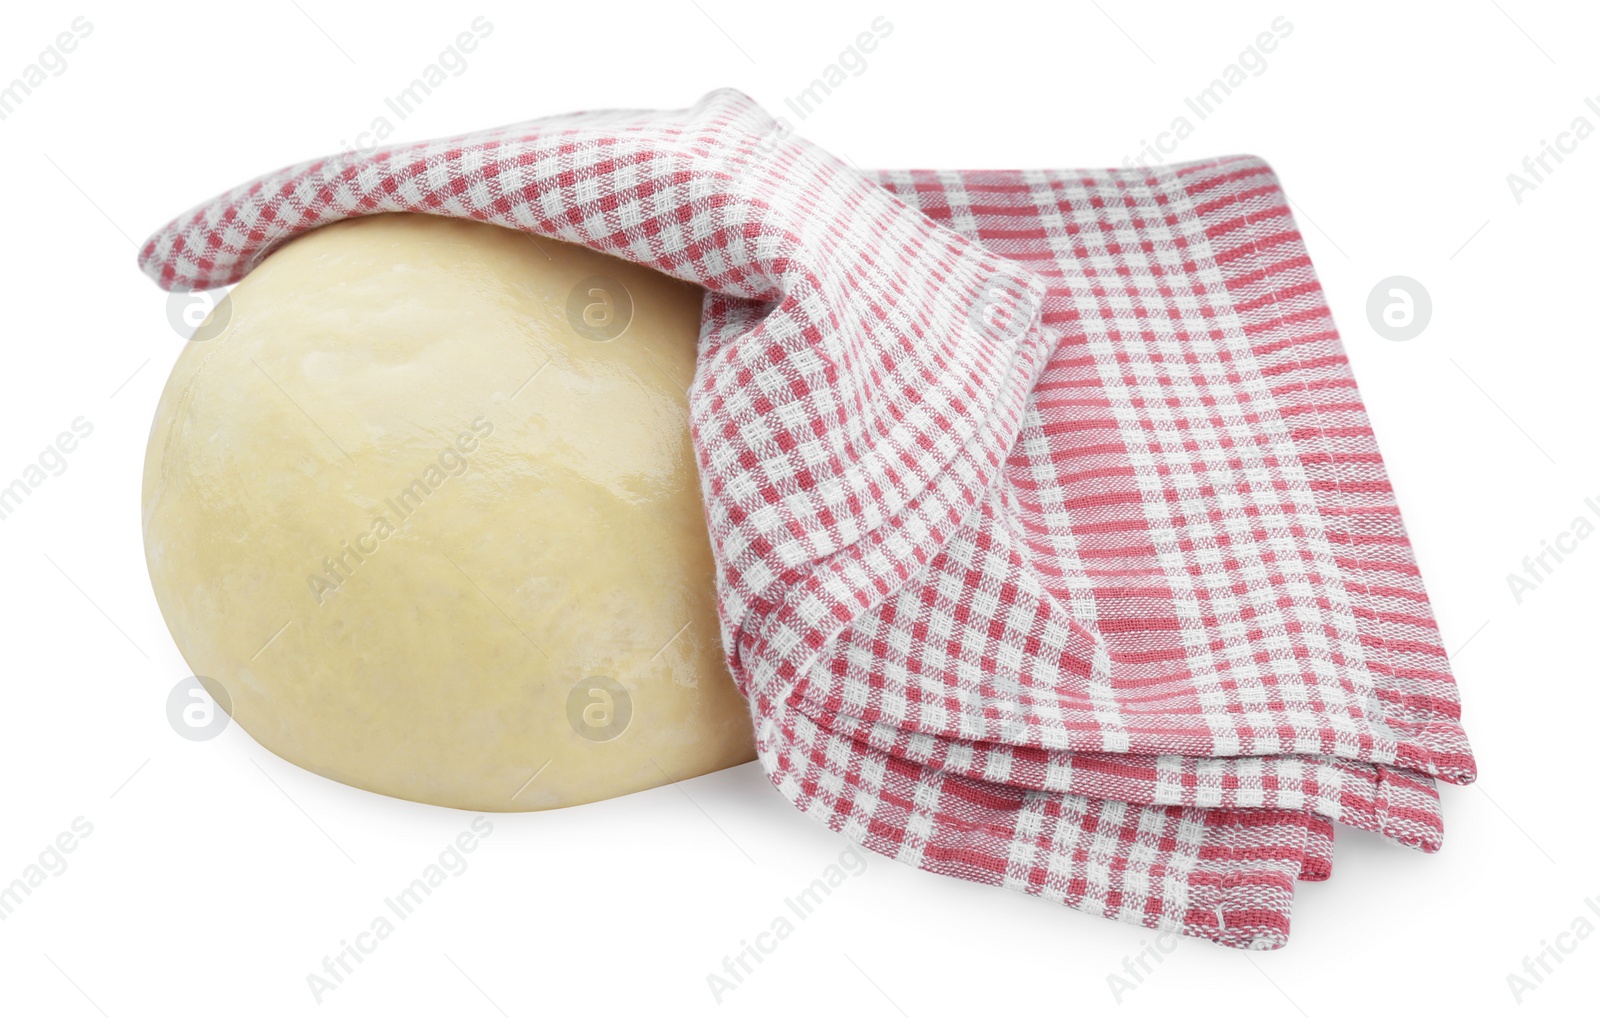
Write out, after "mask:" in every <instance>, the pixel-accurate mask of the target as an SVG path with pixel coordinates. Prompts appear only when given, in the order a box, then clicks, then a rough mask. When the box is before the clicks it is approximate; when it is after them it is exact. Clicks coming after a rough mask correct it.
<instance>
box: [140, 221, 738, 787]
mask: <svg viewBox="0 0 1600 1018" xmlns="http://www.w3.org/2000/svg"><path fill="white" fill-rule="evenodd" d="M580 283H583V284H584V286H583V287H582V288H579V284H580ZM618 287H620V288H621V291H620V292H619V291H618V290H617V289H616V288H618ZM575 289H578V297H577V298H576V303H575V304H573V305H572V306H573V307H575V308H577V309H578V316H577V317H578V319H581V320H584V321H587V323H588V324H587V325H586V326H584V328H586V329H588V330H589V332H588V334H585V333H584V332H581V331H580V329H579V328H578V327H575V326H574V325H573V324H572V322H573V320H574V319H573V318H572V316H571V315H570V314H569V298H572V295H573V293H574V290H575ZM630 298H631V304H632V315H631V319H627V318H626V304H627V303H628V299H630ZM700 299H701V291H700V290H699V288H697V287H694V286H692V285H689V284H686V283H683V282H680V281H677V280H674V279H671V278H669V277H667V276H664V275H661V274H659V273H656V272H653V271H651V270H648V269H645V268H642V267H639V266H635V265H631V264H629V263H626V262H623V261H620V260H617V259H613V258H608V257H606V256H603V255H599V254H595V253H593V252H590V251H587V250H585V249H582V248H578V247H575V246H571V245H566V244H561V243H558V242H556V241H550V240H543V239H540V240H539V241H537V242H535V241H534V240H532V239H530V238H528V237H527V236H524V235H522V234H518V233H515V232H513V231H510V230H505V229H501V228H499V227H495V226H489V225H485V224H479V223H469V222H464V221H460V220H451V219H445V218H437V217H431V216H420V215H383V216H373V217H368V218H363V219H356V220H350V221H346V222H342V223H338V224H335V225H332V226H328V227H324V228H322V229H319V230H315V231H313V232H311V233H309V234H307V235H305V236H304V237H301V238H299V239H297V240H294V241H292V242H291V243H289V244H288V245H286V246H285V247H283V248H282V249H280V250H278V251H276V252H275V253H273V254H272V255H271V256H270V257H268V258H267V260H266V261H265V262H263V263H262V264H261V265H260V266H259V267H258V268H256V269H255V270H254V271H253V272H251V273H250V274H249V276H247V277H246V278H245V279H244V280H243V281H242V282H240V283H239V285H238V286H237V287H236V288H235V289H234V291H233V294H232V297H231V300H230V302H229V304H230V305H231V307H229V308H228V318H227V322H226V325H225V327H223V328H222V330H221V332H220V334H218V335H216V337H215V338H211V339H208V340H205V341H200V342H193V343H191V344H190V345H189V346H188V348H186V349H185V351H184V352H183V354H182V355H181V356H180V357H179V359H178V363H177V366H176V367H175V368H174V369H173V372H172V377H171V379H170V380H169V381H168V382H167V388H166V391H165V393H164V394H163V395H162V398H161V403H160V406H159V408H158V410H157V412H156V419H155V425H154V428H153V430H152V432H151V436H150V446H149V450H148V455H147V457H146V461H145V475H144V534H145V551H146V558H147V560H148V563H149V567H150V575H151V579H152V582H153V583H154V586H155V592H156V597H157V600H158V601H159V602H160V605H161V610H162V613H163V614H164V616H165V617H166V621H167V625H168V627H169V628H170V629H171V631H172V635H173V638H174V639H175V640H176V642H177V645H178V648H179V650H180V651H182V653H183V655H184V658H185V659H186V661H187V662H188V664H189V666H190V667H191V668H192V669H193V670H194V672H195V673H196V674H198V675H203V676H207V677H209V678H211V679H214V680H216V681H217V682H218V683H220V684H221V685H222V687H223V688H224V689H225V690H226V693H227V697H228V698H229V699H230V700H231V713H232V715H233V718H234V720H235V721H237V723H238V724H240V725H241V726H242V727H243V728H244V729H245V730H246V731H248V732H249V733H250V734H251V735H252V736H254V737H255V738H256V739H257V740H258V741H259V742H260V743H261V744H262V745H264V746H266V747H267V748H268V749H270V750H272V751H273V752H274V753H277V754H278V755H279V756H282V757H284V758H286V759H288V760H291V761H293V762H294V763H297V764H299V765H301V766H303V767H306V768H309V769H310V770H313V771H316V772H317V773H319V774H323V775H326V776H328V777H330V778H333V779H335V780H338V781H342V782H345V783H347V784H351V785H355V786H357V787H360V788H365V789H370V790H372V791H375V792H382V793H384V794H387V795H393V796H399V797H401V798H405V799H413V800H417V801H419V802H428V803H435V804H439V805H444V806H454V807H459V808H462V809H471V810H502V811H504V810H532V809H547V808H551V807H556V806H566V805H572V804H575V803H583V802H591V801H594V800H598V799H604V798H609V797H611V796H617V795H622V794H624V793H627V792H632V791H636V790H639V789H644V788H650V787H653V786H656V785H660V784H664V783H666V782H668V781H669V780H679V779H682V778H686V777H691V776H694V775H698V774H704V773H706V772H708V771H712V770H716V769H718V768H722V767H727V766H730V765H733V764H737V763H741V762H744V761H747V760H751V759H753V758H754V755H755V754H754V750H753V746H752V741H751V725H750V716H749V709H748V707H747V705H746V704H745V701H744V700H743V698H742V697H741V696H740V695H739V693H738V691H737V690H736V689H735V688H734V685H733V682H732V680H731V679H730V678H729V676H728V673H727V670H726V668H725V666H724V664H723V662H722V655H721V647H720V642H719V639H718V631H717V618H716V608H715V601H714V594H713V566H712V560H711V552H710V547H709V544H708V541H707V536H706V527H705V519H704V514H703V511H702V508H701V503H700V495H699V484H698V480H697V478H696V468H695V461H694V454H693V451H692V449H691V447H690V443H689V432H688V421H687V398H686V395H685V392H686V390H687V388H688V386H689V383H690V381H691V379H692V377H693V374H694V354H695V341H696V334H697V330H698V323H699V308H700ZM624 320H626V322H627V325H626V329H625V330H624V331H622V332H621V334H620V335H617V336H615V338H605V335H604V334H605V333H606V332H608V331H615V330H616V327H617V325H618V324H620V323H621V322H622V321H624ZM619 689H620V690H621V691H622V692H620V693H619V692H616V691H617V690H619Z"/></svg>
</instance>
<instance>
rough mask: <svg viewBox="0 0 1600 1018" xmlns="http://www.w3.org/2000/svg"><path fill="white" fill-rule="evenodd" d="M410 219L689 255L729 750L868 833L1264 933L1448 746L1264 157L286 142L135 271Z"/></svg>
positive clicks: (937, 868)
mask: <svg viewBox="0 0 1600 1018" xmlns="http://www.w3.org/2000/svg"><path fill="white" fill-rule="evenodd" d="M385 211H410V212H426V213H432V214H437V215H448V216H459V217H464V218H471V219H477V220H482V221H486V222H492V223H497V224H499V225H502V226H506V227H509V228H512V229H517V230H523V231H526V232H529V233H532V234H536V235H544V236H552V237H559V238H561V239H564V240H569V241H574V242H577V243H581V244H585V245H587V246H589V247H592V248H595V249H597V250H601V251H605V252H608V253H611V254H615V255H618V256H620V257H623V258H627V259H630V260H632V261H636V262H640V263H642V264H646V265H649V266H652V267H654V268H656V269H659V270H660V271H663V272H666V273H669V274H672V275H675V276H678V277H680V278H683V279H688V280H691V281H694V282H696V283H699V284H701V285H703V286H704V287H706V289H707V291H708V293H707V299H706V304H705V319H704V324H703V328H702V338H701V348H700V354H699V367H698V371H697V373H696V378H695V382H694V384H693V387H692V388H691V391H690V411H691V428H692V431H693V437H694V441H695V447H696V450H697V453H698V455H699V459H700V468H701V478H702V484H703V489H704V491H703V493H704V498H705V504H706V516H707V522H708V526H709V528H710V533H711V540H712V546H713V549H714V551H715V554H716V559H717V564H718V569H719V576H718V593H719V608H720V612H721V621H722V627H723V634H722V635H723V640H724V646H725V648H726V650H727V655H728V663H729V666H730V668H731V670H732V672H733V675H734V677H735V679H736V681H737V682H738V683H739V685H740V688H741V689H742V690H744V692H745V694H746V695H747V696H748V697H749V699H750V701H751V705H752V710H753V714H754V718H755V724H756V734H757V746H758V751H759V755H760V759H761V762H762V764H763V766H764V767H765V769H766V771H767V773H768V775H769V776H770V777H771V779H772V781H773V783H774V784H775V785H776V786H777V788H778V789H779V791H780V792H782V793H783V794H784V795H785V796H786V797H787V798H789V799H790V800H791V801H792V802H793V803H794V804H795V805H796V806H797V807H798V808H799V809H801V810H802V811H803V812H806V813H808V814H811V815H812V816H814V817H816V818H817V819H819V820H821V821H822V822H824V823H826V824H828V825H829V826H830V827H832V828H834V829H835V830H838V831H840V832H842V833H844V834H845V835H846V836H847V837H849V838H851V839H853V840H855V841H857V842H859V843H861V844H863V845H865V846H866V847H868V848H870V849H872V850H873V851H876V852H880V853H882V854H884V855H887V856H890V857H892V858H896V859H899V860H901V861H904V862H907V863H909V864H911V865H914V866H918V867H920V868H922V869H925V870H928V871H930V872H935V873H946V874H951V875H955V876H960V877H963V878H965V879H970V880H976V881H980V882H984V883H991V884H1003V885H1005V886H1009V887H1014V888H1017V889H1019V890H1023V891H1026V892H1028V893H1030V894H1037V895H1040V896H1043V897H1046V898H1050V899H1053V900H1057V901H1060V902H1063V903H1065V904H1067V905H1069V906H1071V907H1073V908H1077V909H1081V910H1084V911H1088V912H1093V913H1097V914H1101V915H1105V916H1109V917H1113V918H1118V919H1122V920H1125V921H1129V922H1134V923H1139V924H1142V925H1145V926H1149V927H1152V928H1161V929H1173V930H1178V931H1180V932H1183V933H1185V934H1188V935H1191V936H1197V937H1204V938H1208V939H1212V940H1215V941H1217V942H1219V943H1223V944H1228V945H1231V946H1239V947H1255V948H1266V947H1276V946H1280V945H1281V944H1282V943H1283V942H1284V940H1285V938H1286V936H1287V934H1288V928H1289V905H1290V900H1291V898H1292V892H1293V887H1294V882H1295V881H1296V880H1297V879H1303V880H1320V879H1326V878H1327V877H1328V875H1329V873H1330V869H1331V858H1332V844H1333V828H1332V823H1331V821H1333V820H1338V821H1340V822H1342V823H1346V824H1350V825H1353V826H1356V827H1360V828H1363V829H1367V830H1372V831H1376V832H1378V833H1380V834H1383V835H1384V836H1386V837H1388V838H1390V839H1393V840H1395V841H1397V842H1400V843H1403V844H1407V845H1411V846H1414V847H1417V848H1421V849H1423V850H1427V851H1431V850H1433V849H1435V848H1437V847H1438V845H1439V841H1440V837H1441V835H1442V821H1441V818H1440V813H1439V802H1438V794H1437V791H1436V789H1435V786H1434V781H1435V780H1436V779H1442V780H1445V781H1451V782H1465V781H1469V780H1471V778H1472V777H1473V761H1472V755H1471V750H1470V748H1469V747H1468V745H1467V741H1466V737H1465V735H1464V733H1463V732H1462V729H1461V727H1460V725H1459V720H1458V719H1459V704H1458V699H1457V695H1456V688H1455V685H1454V682H1453V680H1452V678H1451V675H1450V671H1449V666H1448V663H1447V661H1446V656H1445V654H1444V651H1443V649H1442V647H1441V645H1440V641H1439V635H1438V631H1437V628H1436V626H1435V624H1434V621H1433V618H1432V615H1431V613H1430V610H1429V607H1428V600H1427V595H1426V593H1425V591H1424V589H1423V586H1422V581H1421V578H1420V576H1419V575H1418V572H1417V569H1416V565H1415V561H1414V559H1413V557H1412V554H1411V550H1410V545H1409V543H1408V541H1407V539H1406V536H1405V532H1404V530H1403V528H1402V525H1401V522H1400V516H1399V511H1398V508H1397V506H1396V504H1395V500H1394V495H1393V492H1392V490H1391V489H1390V486H1389V484H1388V481H1387V478H1386V476H1385V474H1384V470H1383V464H1382V461H1381V459H1380V457H1379V455H1378V449H1377V445H1376V443H1375V441H1374V439H1373V436H1372V432H1371V429H1370V427H1369V425H1368V423H1367V419H1366V416H1365V412H1364V409H1363V406H1362V403H1361V399H1360V396H1359V394H1358V392H1357V390H1356V387H1355V382H1354V379H1353V378H1352V376H1351V374H1350V370H1349V365H1348V363H1347V361H1346V359H1345V357H1344V354H1343V350H1342V347H1341V346H1340V343H1339V339H1338V335H1337V333H1336V332H1335V330H1334V328H1333V323H1332V320H1331V318H1330V317H1329V314H1328V310H1327V306H1326V304H1325V303H1324V301H1323V299H1322V294H1321V289H1320V287H1319V285H1318V284H1317V281H1316V277H1315V275H1314V274H1313V272H1312V269H1311V265H1310V262H1309V259H1308V258H1307V256H1306V252H1305V248H1304V245H1303V244H1302V242H1301V238H1300V235H1299V232H1298V231H1297V230H1296V228H1295V225H1294V221H1293V218H1292V217H1291V215H1290V212H1289V209H1288V207H1287V204H1286V201H1285V199H1284V197H1283V193H1282V191H1281V190H1280V188H1279V186H1278V183H1277V181H1276V179H1275V178H1274V177H1273V175H1272V173H1271V171H1270V169H1268V167H1267V166H1266V165H1265V164H1263V163H1261V162H1260V161H1259V160H1255V159H1251V158H1245V157H1239V158H1233V159H1225V160H1216V161H1210V162H1203V163H1192V164H1188V165H1185V166H1178V167H1169V168H1163V169H1159V170H1137V171H1117V170H1105V171H1059V172H1053V171H1028V172H1012V171H996V172H948V173H938V172H928V171H915V172H901V171H885V172H880V173H876V174H871V175H863V174H862V173H859V172H856V171H854V170H852V169H850V168H849V167H847V166H845V165H843V164H842V163H840V162H839V161H838V160H836V159H833V158H832V157H831V156H829V155H827V154H826V153H825V152H822V151H821V150H819V149H817V148H816V147H814V146H812V145H809V144H807V143H805V142H803V141H800V140H798V139H791V138H786V137H784V136H783V135H782V132H781V131H779V130H778V128H777V127H776V125H775V124H774V123H773V121H772V120H771V119H770V118H769V117H768V116H767V115H766V114H765V113H764V112H762V111H761V110H760V108H759V107H758V106H756V105H755V104H754V103H753V102H752V101H750V100H749V99H748V98H746V97H744V96H742V95H739V94H738V93H734V92H728V91H723V92H716V93H713V94H711V95H709V96H707V97H706V98H705V99H704V100H702V101H701V102H700V103H699V104H697V105H696V106H695V107H693V108H692V109H690V110H688V111H677V112H668V113H659V112H637V111H623V112H607V113H586V114H575V115H572V116H567V117H558V118H551V119H546V120H541V121H533V122H530V123H526V124H519V125H513V126H511V127H507V128H502V129H499V130H495V131H489V132H483V133H479V134H473V135H465V136H461V137H456V138H450V139H444V140H442V141H437V142H428V143H422V144H416V145H406V146H399V147H395V148H391V149H387V150H383V151H381V152H378V153H374V154H372V155H369V156H364V157H343V158H333V159H326V160H318V161H314V162H310V163H303V164H299V165H296V166H291V167H288V168H286V169H284V170H281V171H278V172H277V173H273V174H269V175H267V176H264V177H262V178H260V179H258V180H256V181H253V182H251V183H249V184H246V185H244V186H242V187H239V188H236V189H234V190H233V191H230V192H228V193H227V194H224V195H222V196H220V197H218V198H217V199H215V200H213V201H211V202H208V203H207V204H205V205H203V206H201V207H199V208H197V209H195V210H194V211H192V212H190V213H188V214H187V215H185V216H182V217H180V218H179V219H177V220H175V221H174V222H173V223H172V224H170V225H169V226H167V227H166V228H165V229H163V230H162V231H160V232H159V233H157V234H156V235H155V236H154V237H153V238H151V240H150V241H149V242H147V244H146V245H145V247H144V249H143V251H142V252H141V259H140V260H141V265H142V266H143V268H144V269H145V271H147V272H148V273H150V274H151V275H152V276H153V277H155V279H156V280H157V281H158V282H159V283H160V284H161V285H162V286H164V287H167V288H176V287H212V286H217V285H221V284H225V283H230V282H233V281H235V280H237V279H239V278H240V277H241V276H242V275H244V273H245V272H247V271H248V270H249V269H250V268H251V267H252V266H253V265H255V264H256V263H258V262H259V261H260V260H261V259H262V258H263V257H265V256H266V255H267V254H268V253H269V252H270V251H271V250H272V249H273V247H274V246H276V245H278V244H280V243H282V242H283V241H285V240H287V239H289V238H292V237H294V236H297V235H299V234H300V233H303V232H305V231H307V230H310V229H314V228H316V227H317V226H320V225H323V224H325V223H329V222H333V221H335V220H338V219H343V218H347V217H350V216H358V215H367V214H372V213H377V212H385Z"/></svg>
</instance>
